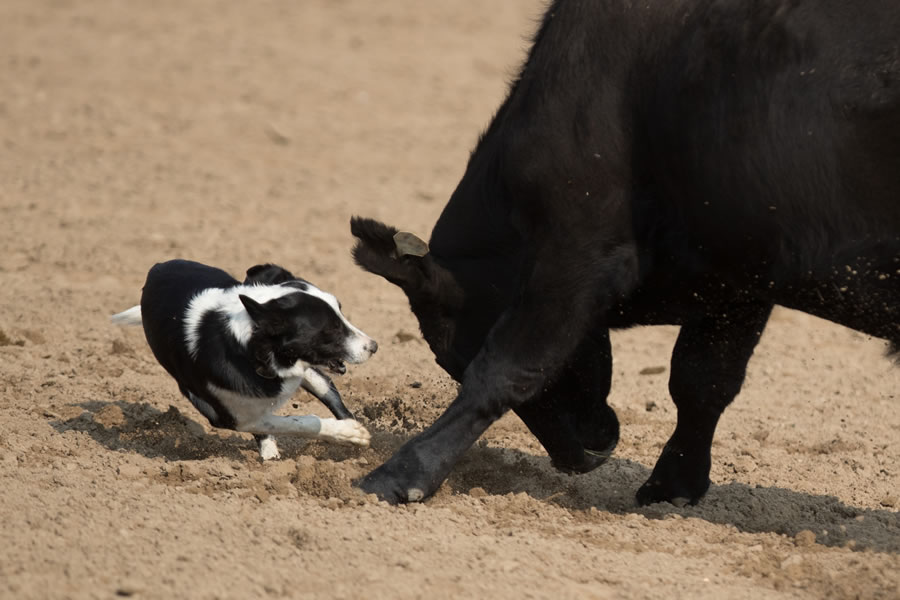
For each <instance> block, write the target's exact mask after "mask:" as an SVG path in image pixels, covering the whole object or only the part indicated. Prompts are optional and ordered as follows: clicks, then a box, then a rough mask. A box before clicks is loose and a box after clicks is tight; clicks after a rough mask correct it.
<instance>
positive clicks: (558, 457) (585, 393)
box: [515, 329, 619, 473]
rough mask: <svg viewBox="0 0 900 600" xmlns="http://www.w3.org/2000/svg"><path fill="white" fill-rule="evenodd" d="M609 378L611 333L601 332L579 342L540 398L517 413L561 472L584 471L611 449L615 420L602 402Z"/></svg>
mask: <svg viewBox="0 0 900 600" xmlns="http://www.w3.org/2000/svg"><path fill="white" fill-rule="evenodd" d="M611 379H612V351H611V348H610V343H609V331H608V330H606V329H603V330H601V331H598V332H596V333H594V334H589V335H588V336H586V337H585V339H584V340H582V342H581V345H580V346H579V347H578V348H577V349H576V350H575V353H574V354H573V356H572V359H571V360H570V361H569V362H568V363H567V364H566V366H565V367H564V368H563V369H562V371H561V372H560V374H559V375H558V376H556V377H555V378H554V380H553V381H552V382H551V384H550V385H549V386H548V388H547V389H546V390H545V391H544V392H543V393H542V394H541V395H540V396H538V397H537V398H535V399H533V400H531V401H529V402H526V403H525V404H523V405H522V406H520V407H518V408H516V409H515V412H516V414H517V415H518V416H519V418H521V419H522V421H523V422H524V423H525V425H526V426H527V427H528V429H529V430H530V431H531V432H532V433H533V434H534V435H535V437H537V439H538V441H540V442H541V444H542V445H543V446H544V449H545V450H546V451H547V454H549V455H550V460H551V461H552V463H553V466H554V467H555V468H557V469H559V470H560V471H565V472H567V473H587V472H588V471H591V470H592V469H595V468H597V467H598V466H600V465H602V464H603V463H604V462H606V460H607V459H608V458H609V457H610V455H611V454H612V451H613V450H614V449H615V447H616V444H617V443H618V441H619V421H618V419H617V418H616V413H615V412H614V411H613V409H612V408H610V407H609V405H608V404H607V403H606V397H607V396H608V395H609V390H610V382H611Z"/></svg>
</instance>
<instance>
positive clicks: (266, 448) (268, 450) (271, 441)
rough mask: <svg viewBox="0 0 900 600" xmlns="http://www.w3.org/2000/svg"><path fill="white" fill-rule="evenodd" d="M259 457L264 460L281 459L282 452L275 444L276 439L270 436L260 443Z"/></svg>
mask: <svg viewBox="0 0 900 600" xmlns="http://www.w3.org/2000/svg"><path fill="white" fill-rule="evenodd" d="M259 457H260V458H261V459H263V460H273V459H277V458H281V452H279V451H278V444H276V443H275V438H273V437H272V436H268V437H266V438H263V439H262V440H261V441H260V442H259Z"/></svg>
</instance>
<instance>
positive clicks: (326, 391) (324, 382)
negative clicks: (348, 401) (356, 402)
mask: <svg viewBox="0 0 900 600" xmlns="http://www.w3.org/2000/svg"><path fill="white" fill-rule="evenodd" d="M300 385H301V386H302V387H303V389H304V390H306V391H307V392H309V393H310V394H312V395H313V396H315V397H316V398H318V399H319V400H321V401H322V404H324V405H325V406H327V407H328V410H330V411H331V414H333V415H334V416H335V417H337V418H338V419H353V418H354V416H353V413H351V412H350V411H349V410H347V407H346V406H344V402H343V400H341V395H340V394H339V393H338V391H337V388H336V387H334V383H332V381H331V379H329V378H328V377H327V376H326V375H325V374H324V373H322V372H321V371H319V370H318V369H314V368H312V367H310V368H309V369H307V370H306V372H305V373H304V374H303V382H302V383H301V384H300Z"/></svg>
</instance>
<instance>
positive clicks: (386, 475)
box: [356, 459, 434, 504]
mask: <svg viewBox="0 0 900 600" xmlns="http://www.w3.org/2000/svg"><path fill="white" fill-rule="evenodd" d="M401 464H402V463H401ZM406 466H407V467H409V465H408V464H407V465H406ZM417 472H418V470H417V469H395V468H394V462H393V459H392V460H389V461H388V462H386V463H384V464H383V465H381V466H380V467H378V468H377V469H375V470H374V471H372V472H371V473H369V474H368V475H366V476H365V477H363V478H362V479H361V480H360V481H358V482H357V483H356V485H357V487H359V488H360V489H361V490H362V491H363V492H365V493H366V494H375V495H376V496H377V497H378V499H379V500H384V501H385V502H387V503H389V504H404V503H407V502H421V501H423V500H425V499H426V498H427V497H428V496H430V495H431V494H432V493H433V492H434V490H431V489H428V486H427V485H425V484H423V483H417V482H416V481H415V479H416V476H415V474H416V473H417Z"/></svg>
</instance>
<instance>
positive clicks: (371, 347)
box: [366, 340, 378, 354]
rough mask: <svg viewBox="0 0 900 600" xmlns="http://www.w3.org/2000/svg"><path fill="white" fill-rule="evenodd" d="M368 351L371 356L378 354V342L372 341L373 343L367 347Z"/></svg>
mask: <svg viewBox="0 0 900 600" xmlns="http://www.w3.org/2000/svg"><path fill="white" fill-rule="evenodd" d="M366 349H367V350H368V351H369V353H370V354H375V353H376V352H378V342H376V341H375V340H372V341H371V342H369V345H368V346H367V347H366Z"/></svg>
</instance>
